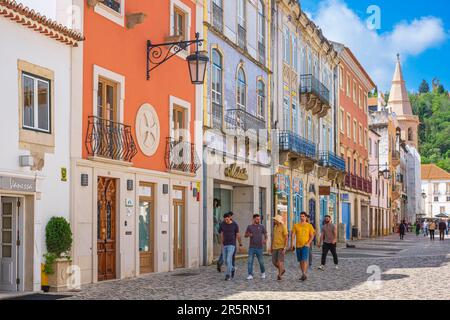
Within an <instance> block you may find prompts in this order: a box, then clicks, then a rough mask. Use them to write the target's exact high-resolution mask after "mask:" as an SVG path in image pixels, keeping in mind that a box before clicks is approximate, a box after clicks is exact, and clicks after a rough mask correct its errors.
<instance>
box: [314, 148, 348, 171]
mask: <svg viewBox="0 0 450 320" xmlns="http://www.w3.org/2000/svg"><path fill="white" fill-rule="evenodd" d="M319 159H320V161H319V164H320V165H321V166H322V167H330V168H335V169H337V170H339V171H345V160H344V159H342V158H341V157H339V156H337V155H336V154H334V153H333V152H330V151H322V152H321V153H320V156H319Z"/></svg>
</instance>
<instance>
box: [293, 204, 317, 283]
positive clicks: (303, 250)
mask: <svg viewBox="0 0 450 320" xmlns="http://www.w3.org/2000/svg"><path fill="white" fill-rule="evenodd" d="M306 217H307V214H306V212H302V213H301V214H300V222H299V223H297V224H295V225H294V227H293V228H292V236H291V247H292V250H293V251H294V250H295V253H296V255H297V261H298V262H299V264H300V270H301V272H302V277H301V278H300V280H301V281H305V280H306V279H307V276H306V274H307V271H308V259H309V249H310V247H311V243H312V241H313V239H314V235H315V231H314V227H313V226H312V225H311V224H310V223H308V222H306Z"/></svg>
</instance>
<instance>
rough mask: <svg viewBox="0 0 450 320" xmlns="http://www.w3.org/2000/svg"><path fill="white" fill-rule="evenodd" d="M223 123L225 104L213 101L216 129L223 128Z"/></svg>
mask: <svg viewBox="0 0 450 320" xmlns="http://www.w3.org/2000/svg"><path fill="white" fill-rule="evenodd" d="M222 123H223V106H222V105H220V104H218V103H215V102H213V103H212V125H213V128H214V129H219V130H222Z"/></svg>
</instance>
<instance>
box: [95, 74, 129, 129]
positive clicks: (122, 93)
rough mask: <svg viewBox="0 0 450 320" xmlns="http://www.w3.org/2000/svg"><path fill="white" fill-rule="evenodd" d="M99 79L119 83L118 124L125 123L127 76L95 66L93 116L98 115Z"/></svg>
mask: <svg viewBox="0 0 450 320" xmlns="http://www.w3.org/2000/svg"><path fill="white" fill-rule="evenodd" d="M99 77H103V78H107V79H110V80H112V81H114V82H117V84H118V86H119V90H117V101H118V102H119V104H118V110H117V112H118V114H117V118H118V122H120V123H122V122H123V113H124V112H123V111H124V100H125V76H122V75H121V74H118V73H115V72H113V71H110V70H107V69H104V68H102V67H100V66H98V65H94V84H93V91H94V92H93V98H92V114H93V115H97V93H98V79H99Z"/></svg>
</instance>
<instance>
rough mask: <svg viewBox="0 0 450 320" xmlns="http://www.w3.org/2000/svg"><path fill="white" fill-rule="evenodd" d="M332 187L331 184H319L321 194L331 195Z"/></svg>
mask: <svg viewBox="0 0 450 320" xmlns="http://www.w3.org/2000/svg"><path fill="white" fill-rule="evenodd" d="M330 194H331V188H330V187H329V186H319V196H329V195H330Z"/></svg>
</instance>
